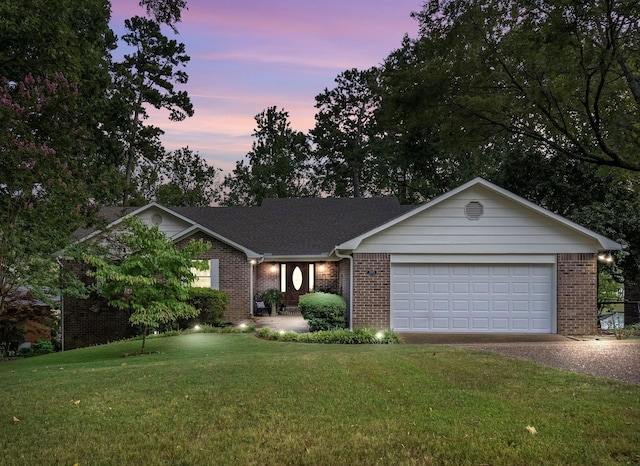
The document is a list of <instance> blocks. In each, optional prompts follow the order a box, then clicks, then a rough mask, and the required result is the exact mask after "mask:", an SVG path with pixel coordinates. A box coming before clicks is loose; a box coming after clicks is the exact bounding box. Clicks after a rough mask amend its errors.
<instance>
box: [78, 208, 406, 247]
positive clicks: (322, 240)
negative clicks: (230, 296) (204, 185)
mask: <svg viewBox="0 0 640 466" xmlns="http://www.w3.org/2000/svg"><path fill="white" fill-rule="evenodd" d="M151 208H159V209H161V210H164V211H166V212H168V213H171V214H173V215H175V216H176V217H178V218H180V219H182V220H184V221H185V222H186V223H188V224H189V225H190V226H189V227H188V228H186V229H185V230H183V231H182V232H181V233H179V234H178V235H177V236H174V239H176V240H177V239H181V238H184V237H187V236H189V235H191V234H193V233H194V232H196V231H202V232H204V233H206V234H208V235H210V236H213V237H214V238H217V239H219V240H221V241H223V242H225V243H227V244H230V245H231V246H233V247H235V248H237V249H240V250H242V251H243V252H245V253H246V254H247V255H248V256H251V257H254V256H256V255H272V256H280V257H283V256H285V257H286V256H326V257H328V256H329V255H330V254H331V252H332V251H333V249H334V247H335V245H336V244H339V243H341V242H344V241H347V240H348V239H350V238H353V237H355V236H358V235H361V234H363V233H364V232H366V231H368V230H371V229H372V228H375V227H377V226H378V225H381V224H383V223H385V222H388V221H389V220H391V219H393V218H395V217H397V216H399V215H402V214H404V213H406V212H407V211H409V210H411V209H414V208H415V206H406V205H401V204H400V203H399V202H398V200H397V199H396V198H390V197H374V198H295V199H294V198H287V199H264V200H263V202H262V205H261V206H259V207H164V206H162V205H159V204H157V203H151V204H148V205H146V206H144V207H138V208H127V209H123V208H121V207H105V208H103V209H102V210H101V211H100V216H101V217H103V218H104V220H105V222H106V223H107V224H108V226H109V227H111V226H114V225H117V224H118V223H119V222H121V221H122V219H123V218H124V217H126V216H129V215H139V214H141V213H143V212H144V211H146V210H148V209H151ZM98 232H99V230H97V229H83V230H78V231H76V233H75V234H74V236H75V237H76V238H77V239H79V240H80V241H84V240H86V239H88V238H90V237H92V236H94V235H96V234H98Z"/></svg>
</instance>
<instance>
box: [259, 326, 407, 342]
mask: <svg viewBox="0 0 640 466" xmlns="http://www.w3.org/2000/svg"><path fill="white" fill-rule="evenodd" d="M256 336H257V337H258V338H263V339H265V340H274V341H293V342H299V343H336V344H344V345H362V344H395V343H401V342H402V339H401V338H400V335H398V334H397V333H395V332H393V331H391V330H381V331H377V330H371V329H366V328H361V329H356V330H353V331H351V330H345V329H340V330H321V331H319V332H312V333H296V332H293V331H286V332H285V331H279V330H272V329H271V328H269V327H262V328H260V329H258V330H257V331H256Z"/></svg>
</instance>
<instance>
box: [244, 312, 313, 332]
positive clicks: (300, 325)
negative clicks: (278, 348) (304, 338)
mask: <svg viewBox="0 0 640 466" xmlns="http://www.w3.org/2000/svg"><path fill="white" fill-rule="evenodd" d="M244 323H246V324H248V325H255V327H256V328H261V327H269V328H271V329H273V330H285V331H286V330H293V331H294V332H298V333H305V332H308V331H309V326H308V325H307V321H306V320H304V319H303V318H302V316H299V315H297V316H282V315H278V316H265V317H253V318H251V319H247V320H246V321H245V322H244Z"/></svg>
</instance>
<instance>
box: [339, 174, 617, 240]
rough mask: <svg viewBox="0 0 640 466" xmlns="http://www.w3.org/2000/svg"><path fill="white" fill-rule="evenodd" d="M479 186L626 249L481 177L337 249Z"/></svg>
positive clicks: (588, 234)
mask: <svg viewBox="0 0 640 466" xmlns="http://www.w3.org/2000/svg"><path fill="white" fill-rule="evenodd" d="M478 184H479V185H482V186H484V187H486V188H488V189H490V190H492V191H494V192H496V193H498V194H500V195H502V196H504V197H506V198H508V199H510V200H512V201H514V202H516V203H518V204H520V205H522V206H523V207H526V208H528V209H530V210H533V211H535V212H537V213H539V214H541V215H543V216H545V217H547V218H550V219H552V220H554V221H556V222H558V223H560V224H562V225H564V226H566V227H567V228H569V229H571V230H573V231H576V232H578V233H580V234H582V235H585V236H588V237H590V238H592V239H594V240H596V241H597V242H598V244H599V245H600V247H601V248H602V250H607V251H609V250H611V251H618V250H622V249H625V248H626V246H625V245H622V244H620V243H618V242H616V241H613V240H611V239H609V238H607V237H605V236H602V235H599V234H597V233H595V232H593V231H591V230H589V229H588V228H585V227H583V226H581V225H578V224H577V223H574V222H572V221H571V220H568V219H566V218H564V217H562V216H561V215H558V214H554V213H553V212H551V211H549V210H547V209H544V208H542V207H540V206H539V205H537V204H534V203H533V202H530V201H527V200H526V199H524V198H522V197H520V196H518V195H516V194H513V193H512V192H510V191H507V190H506V189H503V188H501V187H499V186H497V185H495V184H493V183H491V182H489V181H487V180H485V179H484V178H480V177H477V178H474V179H473V180H471V181H468V182H466V183H465V184H463V185H461V186H458V187H457V188H455V189H453V190H451V191H449V192H447V193H445V194H442V195H441V196H438V197H436V198H435V199H432V200H431V201H429V202H427V203H426V204H423V205H421V206H420V207H416V208H415V209H413V210H411V211H409V212H407V213H406V214H404V215H401V216H400V217H396V218H394V219H393V220H391V221H389V222H387V223H385V224H383V225H380V226H379V227H376V228H374V229H373V230H369V231H368V232H366V233H364V234H362V235H360V236H357V237H355V238H353V239H350V240H348V241H345V242H344V243H342V244H340V245H338V246H336V248H337V249H341V250H345V249H346V250H354V249H357V248H358V246H360V243H361V242H362V241H363V240H364V239H366V238H369V237H371V236H373V235H375V234H377V233H379V232H381V231H383V230H386V229H387V228H390V227H392V226H394V225H397V224H398V223H400V222H402V221H404V220H406V219H408V218H411V217H413V216H414V215H418V214H420V213H421V212H424V211H425V210H427V209H430V208H432V207H433V206H435V205H438V204H440V203H441V202H443V201H446V200H447V199H449V198H451V197H453V196H455V195H457V194H458V193H461V192H462V191H465V190H466V189H469V188H470V187H472V186H475V185H478Z"/></svg>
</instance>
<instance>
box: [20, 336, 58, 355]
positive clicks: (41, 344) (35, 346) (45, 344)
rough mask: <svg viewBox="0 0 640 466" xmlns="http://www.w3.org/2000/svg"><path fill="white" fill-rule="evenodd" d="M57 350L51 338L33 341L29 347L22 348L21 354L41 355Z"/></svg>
mask: <svg viewBox="0 0 640 466" xmlns="http://www.w3.org/2000/svg"><path fill="white" fill-rule="evenodd" d="M53 352H55V349H54V348H53V344H52V343H51V342H50V341H49V340H38V341H36V342H35V343H32V344H31V346H30V347H29V348H20V355H21V356H22V357H25V358H29V357H31V356H41V355H43V354H49V353H53Z"/></svg>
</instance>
